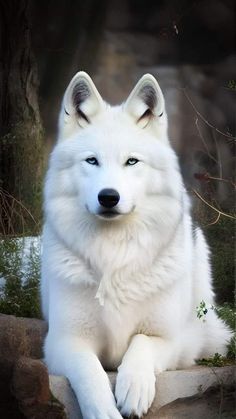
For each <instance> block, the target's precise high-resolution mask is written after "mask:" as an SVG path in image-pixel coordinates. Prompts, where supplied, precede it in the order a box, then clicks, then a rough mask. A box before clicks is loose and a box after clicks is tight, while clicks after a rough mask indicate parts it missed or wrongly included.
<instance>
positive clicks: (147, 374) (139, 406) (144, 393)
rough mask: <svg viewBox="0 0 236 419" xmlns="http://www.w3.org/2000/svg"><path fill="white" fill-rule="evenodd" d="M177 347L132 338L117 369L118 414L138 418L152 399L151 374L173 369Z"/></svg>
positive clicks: (155, 339)
mask: <svg viewBox="0 0 236 419" xmlns="http://www.w3.org/2000/svg"><path fill="white" fill-rule="evenodd" d="M178 352H179V345H178V342H177V341H175V340H164V339H162V338H158V337H150V336H145V335H142V334H139V335H135V336H134V337H133V339H132V341H131V344H130V346H129V348H128V350H127V352H126V354H125V355H124V357H123V360H122V363H121V365H120V367H119V368H118V375H117V381H116V390H115V395H116V399H117V406H118V407H119V409H120V411H121V413H122V414H123V415H125V416H129V415H131V414H132V413H133V414H135V415H137V416H139V417H141V416H142V415H143V414H145V413H146V412H147V410H148V408H149V407H150V406H151V404H152V402H153V399H154V396H155V382H156V376H155V373H158V372H161V371H164V370H166V369H167V368H171V366H173V367H174V366H176V363H177V362H178V360H177V359H178V355H179V354H178Z"/></svg>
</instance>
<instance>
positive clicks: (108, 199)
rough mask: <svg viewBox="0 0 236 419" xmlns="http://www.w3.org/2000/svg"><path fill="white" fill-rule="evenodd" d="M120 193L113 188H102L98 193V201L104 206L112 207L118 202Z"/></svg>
mask: <svg viewBox="0 0 236 419" xmlns="http://www.w3.org/2000/svg"><path fill="white" fill-rule="evenodd" d="M119 200H120V195H119V194H118V192H117V191H116V190H115V189H102V190H101V191H100V192H99V194H98V201H99V203H100V204H101V205H102V206H103V207H106V208H113V207H115V206H116V204H118V202H119Z"/></svg>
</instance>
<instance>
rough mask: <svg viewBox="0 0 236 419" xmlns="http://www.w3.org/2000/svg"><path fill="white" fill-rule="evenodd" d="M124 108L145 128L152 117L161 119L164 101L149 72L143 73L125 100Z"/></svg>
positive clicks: (157, 85)
mask: <svg viewBox="0 0 236 419" xmlns="http://www.w3.org/2000/svg"><path fill="white" fill-rule="evenodd" d="M124 109H125V110H126V111H127V112H128V113H129V114H130V115H131V116H132V117H133V118H134V120H135V122H136V123H137V124H138V125H139V126H140V127H141V128H145V127H146V126H147V125H148V123H149V122H150V121H151V120H152V119H154V118H155V119H156V118H160V119H161V117H162V115H163V113H164V111H165V101H164V97H163V94H162V91H161V89H160V86H159V84H158V83H157V81H156V79H155V78H154V77H153V76H152V75H151V74H145V75H144V76H143V77H142V78H141V79H140V80H139V82H138V83H137V84H136V86H135V87H134V89H133V90H132V92H131V93H130V95H129V97H128V99H127V101H126V102H125V105H124Z"/></svg>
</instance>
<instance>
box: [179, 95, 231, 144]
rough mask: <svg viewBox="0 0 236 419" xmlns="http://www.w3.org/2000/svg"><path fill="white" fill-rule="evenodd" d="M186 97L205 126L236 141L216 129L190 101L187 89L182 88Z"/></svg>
mask: <svg viewBox="0 0 236 419" xmlns="http://www.w3.org/2000/svg"><path fill="white" fill-rule="evenodd" d="M182 90H183V92H184V95H185V97H186V98H187V99H188V101H189V103H190V104H191V106H192V108H193V109H194V111H195V112H196V114H197V115H198V116H199V117H200V118H201V119H202V120H203V121H204V122H205V124H207V125H208V127H210V128H212V129H214V130H215V131H216V132H218V133H219V134H221V135H223V136H224V137H226V138H230V139H231V140H234V141H236V137H233V136H232V135H230V134H226V133H225V132H223V131H221V130H220V129H219V128H216V127H215V126H214V125H212V124H211V123H210V122H209V121H208V120H207V119H206V118H205V117H204V116H203V115H202V114H201V113H200V112H199V111H198V110H197V108H196V106H195V105H194V103H193V102H192V100H191V99H190V97H189V95H188V94H187V92H186V88H182Z"/></svg>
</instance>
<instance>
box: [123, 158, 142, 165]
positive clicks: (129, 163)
mask: <svg viewBox="0 0 236 419" xmlns="http://www.w3.org/2000/svg"><path fill="white" fill-rule="evenodd" d="M138 162H139V160H138V159H135V158H134V157H130V158H129V159H128V160H127V162H126V163H125V165H126V166H134V164H136V163H138Z"/></svg>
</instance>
